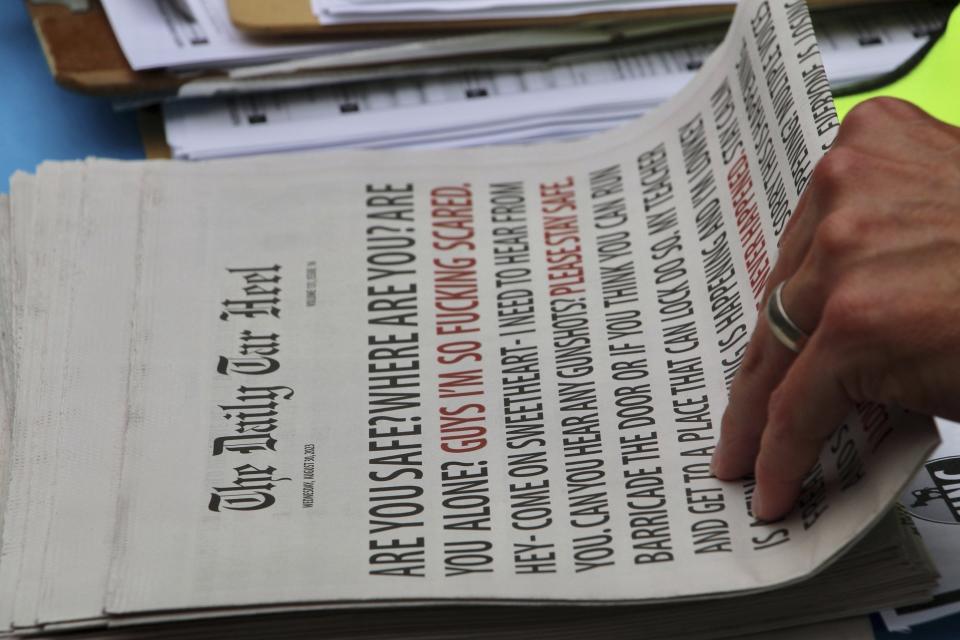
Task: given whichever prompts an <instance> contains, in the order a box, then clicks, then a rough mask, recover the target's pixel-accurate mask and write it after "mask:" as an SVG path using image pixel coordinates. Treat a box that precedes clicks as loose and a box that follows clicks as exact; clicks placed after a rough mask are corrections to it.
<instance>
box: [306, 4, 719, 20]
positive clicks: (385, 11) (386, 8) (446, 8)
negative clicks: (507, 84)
mask: <svg viewBox="0 0 960 640" xmlns="http://www.w3.org/2000/svg"><path fill="white" fill-rule="evenodd" d="M732 4H736V3H735V2H734V1H732V0H519V1H512V0H452V1H451V0H313V11H314V13H315V14H316V16H317V18H318V19H319V20H320V22H321V23H323V24H330V25H333V24H358V23H365V22H366V23H385V22H393V21H398V22H436V21H444V20H450V21H467V20H505V19H506V20H510V19H525V18H556V17H565V16H579V15H590V14H602V13H614V12H623V11H637V10H641V9H676V8H678V7H697V6H700V7H702V6H714V7H719V6H724V5H728V6H729V5H732Z"/></svg>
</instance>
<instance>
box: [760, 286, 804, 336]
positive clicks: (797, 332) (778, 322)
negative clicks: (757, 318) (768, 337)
mask: <svg viewBox="0 0 960 640" xmlns="http://www.w3.org/2000/svg"><path fill="white" fill-rule="evenodd" d="M785 284H786V280H784V281H783V282H781V283H780V284H778V285H777V286H776V287H775V288H774V289H773V293H772V294H770V298H769V299H768V300H767V324H769V325H770V332H771V333H773V335H774V337H776V339H777V341H778V342H780V344H782V345H783V346H785V347H786V348H787V349H790V351H793V352H794V353H800V350H801V349H803V347H804V345H805V344H806V343H807V340H808V339H809V337H810V336H808V335H807V334H806V332H805V331H804V330H803V329H801V328H800V327H798V326H797V325H796V323H795V322H794V321H793V320H791V319H790V316H789V315H788V314H787V310H786V309H785V308H784V306H783V286H784V285H785Z"/></svg>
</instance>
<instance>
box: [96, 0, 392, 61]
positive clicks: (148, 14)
mask: <svg viewBox="0 0 960 640" xmlns="http://www.w3.org/2000/svg"><path fill="white" fill-rule="evenodd" d="M181 1H182V2H184V3H186V4H187V5H188V6H189V7H190V9H191V13H192V15H193V19H190V18H189V17H188V16H186V15H184V13H183V12H181V11H180V10H179V9H178V8H177V7H176V6H175V5H174V4H173V3H172V2H170V0H133V1H131V0H103V1H102V4H103V8H104V10H105V11H106V12H107V17H108V19H109V20H110V25H111V26H112V27H113V31H114V33H115V34H116V35H117V40H118V41H119V42H120V48H121V49H123V53H124V55H125V56H126V58H127V62H129V63H130V66H131V67H133V69H134V70H142V69H155V68H160V67H171V68H188V69H189V68H196V67H209V66H212V65H223V66H226V65H238V64H244V63H252V62H263V61H267V60H278V59H285V58H292V57H295V56H304V55H315V54H319V53H333V52H344V51H354V50H357V49H365V48H370V47H375V46H379V45H381V44H385V43H388V42H390V41H382V42H381V41H373V40H371V41H364V40H353V41H349V42H335V43H330V42H313V43H306V44H278V43H264V42H262V41H257V40H254V39H253V38H249V37H247V36H245V35H244V34H243V33H242V32H240V31H239V30H238V29H237V28H236V27H234V26H233V23H232V22H231V21H230V14H229V11H228V10H227V6H226V2H225V0H181Z"/></svg>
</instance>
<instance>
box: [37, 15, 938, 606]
mask: <svg viewBox="0 0 960 640" xmlns="http://www.w3.org/2000/svg"><path fill="white" fill-rule="evenodd" d="M837 127H838V124H837V120H836V116H835V113H834V110H833V103H832V98H831V95H830V90H829V86H828V83H827V79H826V75H825V73H824V69H823V66H822V64H821V61H820V57H819V54H818V50H817V45H816V40H815V37H814V32H813V28H812V26H811V23H810V18H809V15H808V13H807V9H806V6H805V5H804V3H803V2H802V1H799V0H793V1H784V0H779V1H776V2H774V1H771V0H748V1H745V2H742V3H741V4H740V6H739V8H738V12H737V15H736V17H735V20H734V23H733V26H732V28H731V32H730V34H729V36H728V37H727V39H726V41H725V42H724V44H723V45H722V46H721V47H720V48H719V49H718V50H717V52H716V53H715V55H714V56H712V57H711V58H710V59H709V60H708V61H707V62H706V63H705V65H704V68H703V69H702V70H701V72H700V73H699V75H698V76H697V78H696V80H695V81H694V82H693V83H692V84H691V85H690V86H688V87H687V88H686V89H685V90H684V91H683V92H681V94H680V95H678V96H677V97H676V98H675V99H674V100H672V101H671V102H670V103H669V104H668V105H666V106H665V107H663V108H661V109H660V110H657V111H655V112H653V113H652V114H650V115H648V116H647V117H645V118H644V119H643V120H640V121H638V122H636V123H633V124H631V125H629V126H627V127H624V128H621V129H618V130H616V131H613V132H610V133H608V134H605V135H602V136H598V137H596V138H592V139H590V140H587V141H583V142H578V143H574V144H556V145H541V146H533V147H517V148H510V147H504V148H492V149H478V150H469V151H443V152H435V151H431V152H412V151H397V152H370V153H364V152H355V153H337V154H329V155H317V156H288V157H285V158H270V159H258V160H251V161H238V162H229V163H221V164H210V165H206V166H203V167H197V166H182V165H178V164H175V163H151V164H149V165H144V167H143V168H142V174H141V173H140V172H139V170H138V171H130V172H129V173H128V184H129V185H130V186H131V188H132V187H133V186H136V188H137V189H140V190H142V196H140V197H139V198H137V199H136V202H137V203H138V204H136V206H135V207H134V206H133V205H129V206H131V208H133V209H134V210H131V211H129V212H128V215H124V216H119V215H112V216H107V217H106V218H105V219H104V220H103V221H100V220H99V218H98V217H97V216H95V215H92V214H91V215H90V217H89V219H87V220H86V221H85V224H87V225H89V226H88V227H85V232H87V233H90V234H91V235H95V232H96V225H98V224H99V225H107V224H109V225H110V233H114V234H118V237H127V238H135V239H136V241H135V243H134V245H135V246H136V248H137V255H136V256H135V257H134V258H132V259H129V260H127V262H126V263H128V264H129V270H128V271H125V272H124V273H122V274H118V276H121V277H118V286H122V289H123V291H124V292H125V293H124V294H123V295H125V296H127V299H130V300H131V305H130V306H131V308H132V316H130V317H127V316H126V315H121V316H119V317H118V316H116V315H115V313H114V311H115V310H114V309H113V308H112V307H111V308H110V310H109V311H106V310H105V311H104V313H105V314H107V315H109V317H110V326H113V327H115V329H114V330H113V331H114V332H115V333H119V334H122V335H123V337H124V340H129V342H128V344H129V345H130V350H131V353H132V356H131V358H132V359H131V361H130V362H129V366H126V365H124V366H122V367H120V368H119V370H120V371H122V372H123V374H124V375H125V376H127V377H126V379H125V380H122V381H119V382H118V381H114V382H113V383H112V384H113V386H112V388H113V389H114V390H116V389H117V388H122V389H123V391H124V393H125V394H126V395H127V400H126V406H127V410H126V412H125V414H124V415H122V416H118V415H115V414H116V413H119V412H115V411H113V409H112V408H111V409H110V411H109V412H107V413H104V414H103V424H100V425H98V428H99V429H101V430H102V431H101V432H106V431H107V430H110V429H115V430H117V432H118V433H119V434H120V435H122V438H121V439H120V442H122V447H123V455H122V464H113V463H107V462H104V464H103V465H87V466H86V467H84V466H83V462H82V460H83V458H82V456H79V455H78V456H67V457H65V459H63V460H60V461H59V462H58V467H57V469H56V473H57V477H58V478H60V479H62V480H63V483H62V485H58V491H59V492H60V493H59V494H58V497H57V503H58V504H60V505H62V507H63V508H64V509H68V508H69V507H70V505H71V504H73V502H72V499H73V498H77V499H78V500H79V498H80V497H81V496H83V495H86V493H87V492H88V491H91V490H94V487H95V488H96V490H97V491H102V495H101V496H100V499H98V500H97V501H96V505H97V507H96V510H97V513H95V514H94V513H92V512H91V513H88V514H87V515H88V524H89V526H86V527H83V528H80V530H77V529H75V528H72V527H71V528H70V530H67V529H65V528H64V527H63V525H57V524H54V526H53V529H52V530H51V532H50V533H49V534H48V535H49V539H50V540H53V541H57V540H59V541H60V542H61V543H62V544H63V545H64V546H63V549H64V550H67V549H82V556H83V557H82V558H78V559H77V561H76V563H75V564H74V568H73V569H72V570H71V571H70V572H66V573H62V574H61V575H59V576H58V584H59V585H61V586H60V588H61V589H64V588H66V587H64V586H63V585H70V584H85V585H90V586H89V587H88V590H87V591H85V593H88V594H89V596H90V599H91V600H96V599H97V598H105V603H106V604H105V607H104V610H105V611H106V612H107V613H109V614H135V613H143V612H149V611H173V610H179V609H188V608H198V607H211V608H216V607H232V606H238V605H263V606H268V605H272V604H277V605H280V604H289V605H296V604H298V603H312V602H328V603H333V604H340V605H343V606H349V605H353V604H361V603H369V602H394V603H405V602H407V603H409V602H439V601H447V600H459V601H475V602H500V601H506V600H510V601H528V602H560V601H571V600H579V601H593V602H627V601H630V602H634V601H644V600H652V599H661V598H675V597H695V596H706V595H720V594H723V593H729V592H736V591H743V590H751V589H759V588H767V587H771V586H774V585H777V584H781V583H784V582H787V581H792V580H797V579H800V578H802V577H804V576H807V575H808V574H810V573H811V572H812V571H814V570H816V569H818V568H819V567H821V566H823V565H824V563H826V562H827V561H828V560H830V559H831V558H832V557H834V556H835V555H836V554H837V553H839V552H840V551H841V550H842V549H844V548H845V547H846V546H847V545H849V544H850V543H852V542H853V541H854V540H855V539H857V538H858V537H859V536H860V535H861V534H862V533H863V532H864V531H865V529H866V528H867V527H868V525H869V524H870V523H872V522H874V521H875V520H876V519H877V518H879V517H880V515H881V513H882V512H883V511H884V510H885V508H886V506H887V505H888V503H889V501H890V500H891V499H892V497H893V496H895V495H896V493H897V490H898V489H899V488H900V487H901V486H902V485H903V484H904V483H905V482H906V481H907V480H908V479H909V477H910V475H911V473H912V470H913V468H914V466H915V465H916V464H917V463H919V462H920V461H922V460H923V458H924V456H925V454H926V453H927V452H928V451H929V450H930V448H931V447H932V446H933V444H934V442H935V440H936V436H935V432H934V431H933V428H932V425H931V424H930V423H929V421H927V420H923V419H920V418H917V417H912V416H908V415H905V414H901V413H899V412H897V411H895V410H893V409H885V408H881V407H870V406H863V407H860V408H859V409H858V410H857V412H856V413H855V414H854V415H851V416H850V418H849V419H848V421H847V422H846V424H844V425H843V426H841V427H840V428H839V429H838V430H837V432H836V433H835V435H834V436H833V437H832V438H831V439H830V441H829V442H828V443H827V446H826V447H825V449H824V451H823V454H822V457H821V459H820V462H819V464H818V465H817V466H816V468H815V469H814V470H813V472H812V473H811V474H810V476H809V478H808V479H807V481H806V483H805V485H804V489H803V492H802V495H801V498H800V501H799V505H798V508H797V509H796V511H795V512H794V513H793V514H792V515H791V516H790V517H789V518H788V519H786V520H784V521H782V522H778V523H773V524H764V523H760V522H757V521H756V520H755V519H754V518H753V517H752V516H751V513H750V497H751V495H752V491H753V485H752V483H751V481H749V480H747V481H744V482H741V483H721V482H718V481H717V480H715V479H714V478H712V477H711V475H710V472H709V468H708V467H709V461H710V457H711V455H712V452H713V449H714V446H715V444H716V442H717V437H718V435H719V420H720V417H721V415H722V412H723V408H724V405H725V403H726V398H727V390H728V387H729V385H730V383H731V381H732V379H733V376H734V374H735V372H736V370H737V367H738V365H739V363H740V360H741V358H742V355H743V351H744V348H745V346H746V344H747V341H748V339H749V335H750V332H751V327H752V326H753V323H754V322H755V319H756V316H757V307H758V305H759V301H760V299H761V296H762V292H763V289H764V286H765V283H766V279H767V276H768V274H769V272H770V269H771V266H772V264H773V263H774V261H775V259H776V254H777V244H778V240H779V238H780V236H781V234H782V233H783V230H784V226H785V224H786V222H787V220H788V219H789V217H790V215H791V213H792V211H793V208H794V206H795V204H796V202H797V200H798V195H799V193H800V192H801V191H802V190H803V188H804V187H805V186H806V185H807V184H808V182H809V181H810V179H811V175H812V173H813V170H814V167H815V165H816V163H817V160H818V159H819V158H820V157H821V156H822V155H823V154H824V153H825V152H826V151H827V150H828V149H829V147H830V144H831V141H832V140H833V137H834V135H835V134H836V131H837ZM117 166H118V165H115V164H112V163H93V164H91V165H90V168H89V176H88V178H87V179H88V180H90V181H92V182H91V183H92V184H97V183H98V182H97V181H98V180H100V179H101V178H103V176H106V175H108V174H109V172H111V171H114V170H115V169H116V167H117ZM128 193H129V194H131V195H132V194H134V193H136V192H135V191H129V192H128ZM132 200H134V198H132V197H129V196H128V197H127V200H125V202H127V201H132ZM103 206H105V207H109V206H110V205H109V204H104V205H103ZM108 244H109V243H106V242H99V243H93V244H92V245H91V246H92V247H94V248H93V249H90V251H94V250H95V251H96V252H98V253H97V255H98V256H102V255H104V254H105V253H107V252H109V251H111V248H110V247H109V246H107V245H108ZM127 246H129V243H128V244H127ZM80 250H81V251H82V250H83V249H82V248H81V249H80ZM91 259H94V258H93V257H91ZM98 264H100V263H98ZM91 277H92V276H91ZM98 277H102V274H100V275H99V276H98ZM131 278H132V280H131ZM134 285H135V286H134ZM117 313H121V314H122V313H124V312H120V311H117ZM91 330H92V329H91ZM81 342H82V341H81ZM77 348H78V349H80V350H81V351H80V355H79V356H78V357H77V363H78V365H77V366H78V367H79V366H80V364H82V363H84V362H86V363H95V362H97V358H98V353H97V352H96V349H97V347H96V345H95V344H89V345H87V344H81V345H79V346H77ZM115 356H116V354H112V355H111V357H115ZM88 375H89V374H88ZM67 377H68V378H69V377H70V376H69V375H68V376H67ZM84 379H85V380H87V383H84V384H89V386H90V388H91V389H92V388H95V385H94V382H96V381H95V380H94V381H92V382H91V381H90V379H89V378H84ZM118 385H120V386H118ZM78 393H79V392H78V391H77V389H74V391H73V394H74V395H78ZM76 402H77V403H78V406H79V405H81V404H82V403H83V401H82V399H79V398H78V399H77V400H76ZM98 402H100V399H98V397H96V395H95V394H94V395H91V396H90V397H89V398H88V399H87V400H86V403H87V404H86V405H84V410H86V411H88V412H89V413H91V414H92V413H95V412H96V410H97V409H98V408H99V407H101V406H103V405H102V404H98ZM70 437H71V438H73V441H75V444H76V445H77V447H78V451H80V450H82V449H83V447H82V445H83V443H82V442H80V440H81V437H82V436H81V434H80V433H79V432H77V433H73V434H72V435H71V436H70ZM98 451H99V450H98ZM97 455H99V454H97ZM104 455H105V454H104ZM71 465H72V466H71ZM96 474H99V476H97V477H98V480H97V482H96V483H93V481H92V480H86V479H85V478H88V477H93V475H96ZM71 479H73V480H71ZM114 491H115V492H116V494H115V495H114V493H112V492H114ZM78 503H79V502H78ZM75 521H76V520H72V521H71V522H75ZM58 527H59V528H58ZM64 552H66V551H64ZM97 558H101V559H102V560H103V562H102V563H99V564H101V565H102V566H103V567H105V568H106V567H108V568H109V571H106V570H100V571H94V572H93V573H91V571H92V570H91V566H93V565H95V564H98V563H97V562H95V561H96V559H97ZM98 566H99V565H98ZM82 580H85V581H86V582H81V581H82ZM71 581H72V582H71ZM55 600H56V598H54V599H53V601H55ZM55 610H56V607H54V608H52V609H50V610H49V611H48V612H47V613H44V612H41V613H40V614H39V618H40V621H41V622H43V621H44V617H45V616H48V617H49V619H51V620H52V619H63V618H62V617H59V618H58V617H57V616H56V615H54V613H55ZM81 614H82V611H81V610H80V609H77V610H76V611H75V612H74V615H76V616H77V617H81ZM31 615H32V614H31ZM57 615H60V616H62V611H61V612H60V613H59V614H57ZM91 615H93V614H92V613H91ZM26 617H29V616H25V618H26Z"/></svg>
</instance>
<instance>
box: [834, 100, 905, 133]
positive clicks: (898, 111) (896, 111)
mask: <svg viewBox="0 0 960 640" xmlns="http://www.w3.org/2000/svg"><path fill="white" fill-rule="evenodd" d="M916 111H918V109H917V108H916V107H915V106H913V105H912V104H910V103H909V102H906V101H904V100H900V99H898V98H890V97H887V96H880V97H877V98H871V99H870V100H864V101H863V102H861V103H860V104H858V105H856V106H855V107H854V108H853V109H851V110H850V113H848V114H847V117H846V118H845V119H844V124H845V125H847V126H848V128H849V127H854V128H856V129H858V130H863V131H869V130H870V129H872V128H873V127H876V126H877V125H878V124H880V123H882V122H884V121H886V120H888V119H890V118H897V117H899V116H903V115H904V114H906V113H908V112H910V113H916ZM847 123H849V124H847ZM841 126H842V125H841Z"/></svg>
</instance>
